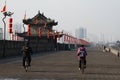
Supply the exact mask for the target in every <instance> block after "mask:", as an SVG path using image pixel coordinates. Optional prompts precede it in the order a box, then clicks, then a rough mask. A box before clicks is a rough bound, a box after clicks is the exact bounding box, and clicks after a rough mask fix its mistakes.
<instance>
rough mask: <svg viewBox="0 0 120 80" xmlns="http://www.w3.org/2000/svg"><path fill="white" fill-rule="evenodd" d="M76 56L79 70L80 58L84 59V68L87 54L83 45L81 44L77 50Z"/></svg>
mask: <svg viewBox="0 0 120 80" xmlns="http://www.w3.org/2000/svg"><path fill="white" fill-rule="evenodd" d="M77 56H78V61H79V70H80V68H81V60H80V59H81V58H83V59H84V66H85V68H86V56H87V51H86V49H85V47H84V45H81V46H80V47H79V48H78V50H77Z"/></svg>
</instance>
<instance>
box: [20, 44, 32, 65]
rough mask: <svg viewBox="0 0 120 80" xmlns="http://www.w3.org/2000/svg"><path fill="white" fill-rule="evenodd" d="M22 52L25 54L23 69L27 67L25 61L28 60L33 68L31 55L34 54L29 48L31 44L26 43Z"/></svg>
mask: <svg viewBox="0 0 120 80" xmlns="http://www.w3.org/2000/svg"><path fill="white" fill-rule="evenodd" d="M21 52H22V53H23V62H22V64H23V67H25V60H26V59H28V66H31V54H32V53H33V52H32V48H31V47H30V46H29V43H28V42H26V43H25V46H23V48H22V50H21Z"/></svg>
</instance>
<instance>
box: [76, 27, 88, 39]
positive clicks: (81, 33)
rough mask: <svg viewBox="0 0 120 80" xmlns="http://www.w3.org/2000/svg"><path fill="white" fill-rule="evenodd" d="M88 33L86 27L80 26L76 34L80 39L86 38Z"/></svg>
mask: <svg viewBox="0 0 120 80" xmlns="http://www.w3.org/2000/svg"><path fill="white" fill-rule="evenodd" d="M86 33H87V31H86V28H82V27H80V28H78V29H76V31H75V36H76V38H78V39H84V40H86V35H87V34H86Z"/></svg>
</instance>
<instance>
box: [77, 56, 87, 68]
mask: <svg viewBox="0 0 120 80" xmlns="http://www.w3.org/2000/svg"><path fill="white" fill-rule="evenodd" d="M82 58H83V59H84V65H86V57H82ZM79 68H81V58H80V60H79Z"/></svg>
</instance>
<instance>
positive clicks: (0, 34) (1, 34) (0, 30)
mask: <svg viewBox="0 0 120 80" xmlns="http://www.w3.org/2000/svg"><path fill="white" fill-rule="evenodd" d="M2 39H3V29H2V28H0V40H2Z"/></svg>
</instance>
